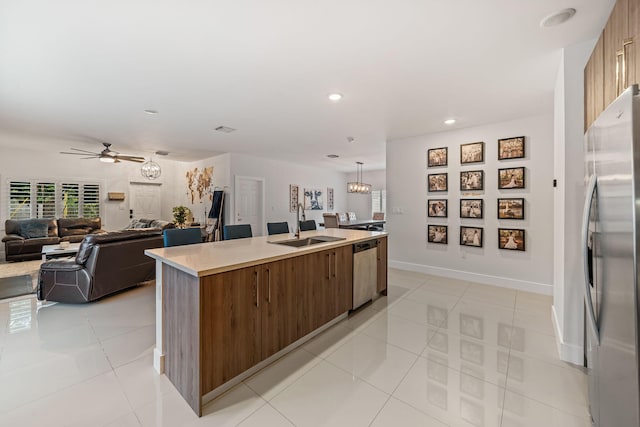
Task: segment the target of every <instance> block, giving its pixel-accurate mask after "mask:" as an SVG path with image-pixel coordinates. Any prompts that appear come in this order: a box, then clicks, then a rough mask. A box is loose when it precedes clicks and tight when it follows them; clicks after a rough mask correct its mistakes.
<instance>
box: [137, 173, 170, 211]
mask: <svg viewBox="0 0 640 427" xmlns="http://www.w3.org/2000/svg"><path fill="white" fill-rule="evenodd" d="M161 201H162V188H161V186H160V185H158V184H143V183H133V182H132V183H129V209H130V212H129V216H130V218H148V219H164V218H161V215H162V208H161V206H162V203H161ZM166 220H171V218H168V219H166Z"/></svg>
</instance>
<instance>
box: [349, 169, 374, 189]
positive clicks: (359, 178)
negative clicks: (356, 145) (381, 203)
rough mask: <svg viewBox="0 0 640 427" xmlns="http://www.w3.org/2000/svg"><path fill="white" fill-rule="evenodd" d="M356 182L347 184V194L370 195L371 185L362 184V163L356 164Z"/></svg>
mask: <svg viewBox="0 0 640 427" xmlns="http://www.w3.org/2000/svg"><path fill="white" fill-rule="evenodd" d="M356 165H357V166H356V182H348V183H347V193H360V194H369V193H371V184H365V183H363V182H362V165H363V163H362V162H356Z"/></svg>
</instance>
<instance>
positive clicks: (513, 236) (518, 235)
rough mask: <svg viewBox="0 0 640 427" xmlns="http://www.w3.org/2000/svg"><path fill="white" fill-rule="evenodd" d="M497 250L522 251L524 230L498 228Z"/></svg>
mask: <svg viewBox="0 0 640 427" xmlns="http://www.w3.org/2000/svg"><path fill="white" fill-rule="evenodd" d="M498 248H500V249H510V250H512V251H524V230H523V229H521V228H498Z"/></svg>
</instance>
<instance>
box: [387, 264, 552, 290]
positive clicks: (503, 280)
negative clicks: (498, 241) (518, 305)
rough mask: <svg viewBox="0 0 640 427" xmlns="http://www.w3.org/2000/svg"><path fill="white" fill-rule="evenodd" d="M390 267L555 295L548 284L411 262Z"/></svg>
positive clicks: (390, 265)
mask: <svg viewBox="0 0 640 427" xmlns="http://www.w3.org/2000/svg"><path fill="white" fill-rule="evenodd" d="M389 267H392V268H398V269H400V270H409V271H416V272H418V273H425V274H433V275H436V276H443V277H450V278H452V279H459V280H468V281H470V282H476V283H482V284H485V285H493V286H501V287H503V288H510V289H516V290H518V291H527V292H535V293H537V294H543V295H553V285H551V284H546V283H537V282H529V281H526V280H518V279H511V278H508V277H500V276H490V275H487V274H479V273H471V272H468V271H461V270H452V269H449V268H442V267H435V266H432V265H423V264H413V263H410V262H404V261H395V260H389Z"/></svg>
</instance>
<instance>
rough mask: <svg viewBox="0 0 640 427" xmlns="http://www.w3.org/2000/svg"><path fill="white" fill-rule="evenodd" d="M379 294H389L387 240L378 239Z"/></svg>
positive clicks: (383, 238) (384, 238) (377, 287)
mask: <svg viewBox="0 0 640 427" xmlns="http://www.w3.org/2000/svg"><path fill="white" fill-rule="evenodd" d="M376 290H377V291H378V293H380V292H382V293H384V294H385V295H386V294H387V238H386V237H381V238H379V239H378V285H377V286H376Z"/></svg>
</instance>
